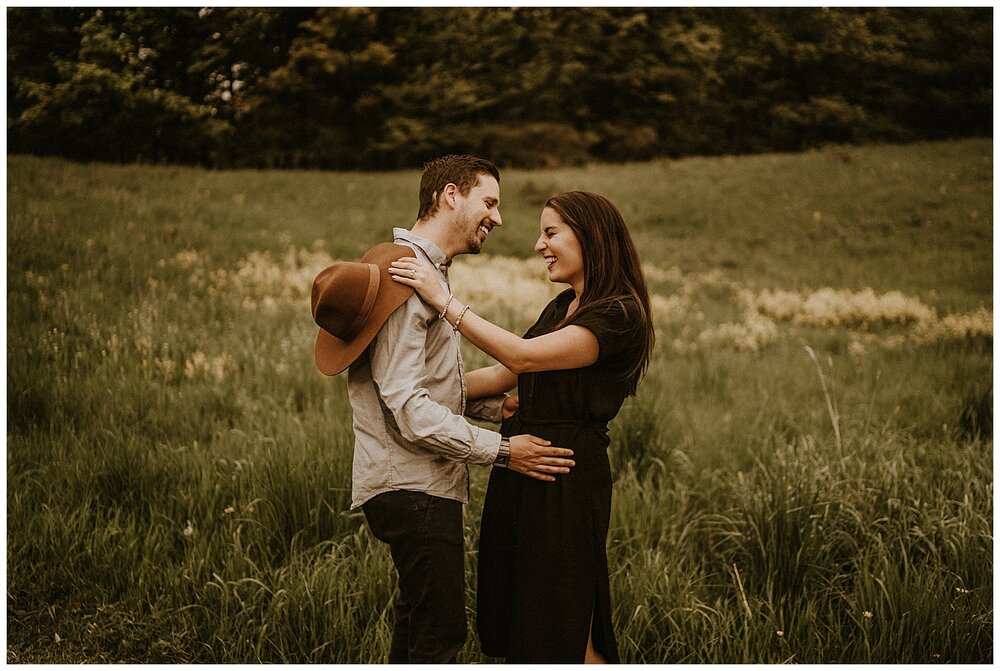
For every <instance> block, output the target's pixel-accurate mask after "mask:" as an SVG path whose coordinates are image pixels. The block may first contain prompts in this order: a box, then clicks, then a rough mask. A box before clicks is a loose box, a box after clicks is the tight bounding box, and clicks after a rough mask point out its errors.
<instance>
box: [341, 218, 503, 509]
mask: <svg viewBox="0 0 1000 671" xmlns="http://www.w3.org/2000/svg"><path fill="white" fill-rule="evenodd" d="M392 232H393V236H394V238H395V242H396V244H400V245H406V246H407V247H412V248H413V250H414V256H417V257H418V258H424V259H426V260H428V261H430V262H431V263H432V264H433V265H434V266H435V268H437V271H438V275H439V279H440V281H441V283H442V284H443V285H445V286H446V287H447V286H448V278H447V268H448V260H447V258H445V255H444V252H442V251H441V249H440V248H438V246H437V245H435V244H434V243H432V242H430V241H429V240H425V239H423V238H421V237H419V236H416V235H414V234H413V233H411V232H410V231H408V230H406V229H405V228H394V229H393V231H392ZM347 392H348V396H349V397H350V399H351V408H352V410H353V411H354V472H353V478H352V488H351V499H352V500H351V508H356V507H358V506H360V505H361V504H363V503H364V502H365V501H367V500H368V499H370V498H372V497H374V496H376V495H378V494H381V493H383V492H388V491H392V490H397V489H405V490H410V491H418V492H425V493H427V494H431V495H432V496H439V497H442V498H446V499H454V500H456V501H461V502H462V503H468V501H469V469H468V466H467V464H470V463H472V464H492V463H493V461H494V460H495V459H496V456H497V451H498V450H499V448H500V434H499V433H497V432H496V431H489V430H487V429H482V428H480V427H477V426H474V425H473V424H470V423H469V422H468V421H466V420H465V418H464V417H463V416H462V415H463V414H468V415H469V416H471V417H476V418H478V419H484V420H488V421H494V422H498V421H500V414H501V412H500V409H501V406H502V403H503V397H502V396H500V397H495V398H492V399H485V400H483V401H479V402H475V403H472V404H470V405H469V407H468V408H466V389H465V371H464V369H463V366H462V353H461V351H460V349H459V335H458V334H457V333H455V332H454V331H453V330H452V327H451V325H450V324H449V323H448V322H447V321H446V320H444V319H439V318H438V312H437V310H435V309H434V308H433V307H432V306H430V305H429V304H427V303H425V302H424V301H423V300H421V299H420V296H419V295H418V294H417V293H416V292H414V294H413V295H412V296H410V297H409V298H408V299H407V300H406V302H405V303H403V305H401V306H400V307H399V308H397V309H396V311H395V312H393V313H392V314H391V315H390V316H389V319H388V320H387V321H386V323H385V325H384V326H382V329H381V330H380V331H379V332H378V335H376V336H375V339H374V340H373V341H372V343H371V345H369V347H368V350H367V352H366V353H365V354H363V355H362V356H361V358H360V359H358V361H356V362H355V363H354V364H353V365H352V366H351V368H350V370H349V371H348V376H347Z"/></svg>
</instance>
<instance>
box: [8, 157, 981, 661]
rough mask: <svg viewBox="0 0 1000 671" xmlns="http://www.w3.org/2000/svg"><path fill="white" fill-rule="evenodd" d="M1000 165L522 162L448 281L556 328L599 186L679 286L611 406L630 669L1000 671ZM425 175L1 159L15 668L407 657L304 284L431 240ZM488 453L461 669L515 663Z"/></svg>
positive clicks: (665, 301)
mask: <svg viewBox="0 0 1000 671" xmlns="http://www.w3.org/2000/svg"><path fill="white" fill-rule="evenodd" d="M992 155H993V144H992V140H990V139H973V140H962V141H953V142H936V143H921V144H913V145H906V146H864V147H831V148H828V149H824V150H821V151H813V152H809V153H804V154H768V155H759V156H746V157H735V158H734V157H721V158H690V159H683V160H676V161H657V162H651V163H641V164H627V165H595V166H587V167H580V168H567V169H559V170H534V171H524V170H507V171H504V172H503V174H502V179H501V194H502V203H501V212H502V213H503V218H504V225H503V227H502V228H500V229H497V230H495V231H494V232H493V233H492V234H491V235H490V239H489V240H488V241H487V243H486V247H485V249H484V254H481V255H479V256H476V257H461V258H460V259H459V260H457V261H456V264H455V268H454V271H453V273H452V282H453V288H454V290H455V293H456V295H458V296H459V297H460V298H463V299H464V300H467V301H468V302H470V303H471V305H472V307H473V309H475V310H477V312H479V313H480V314H482V315H484V316H486V317H488V318H491V319H493V320H494V321H496V322H498V323H500V324H501V325H503V326H505V327H507V328H509V329H511V330H514V331H523V330H524V329H526V328H527V327H528V326H529V325H530V324H531V323H532V322H533V321H534V318H535V316H536V315H537V314H538V312H539V311H540V310H541V309H542V307H543V306H544V305H545V302H546V301H547V300H548V299H549V298H550V297H551V296H553V295H554V293H555V292H556V291H558V290H559V287H553V286H550V285H549V284H548V282H547V281H546V279H545V277H546V275H545V271H544V267H543V266H544V264H543V262H542V261H541V259H540V258H538V257H536V256H535V255H533V253H532V246H533V244H534V240H535V238H536V236H537V234H538V215H539V213H540V211H541V206H542V204H543V203H544V202H545V200H546V199H547V197H548V196H550V195H552V194H554V193H557V192H560V191H565V190H572V189H584V190H592V191H597V192H600V193H602V194H604V195H606V196H608V197H609V198H611V199H612V200H613V201H614V202H615V203H616V204H618V206H619V207H620V209H621V210H622V212H623V214H624V215H625V219H626V221H627V222H628V224H629V226H630V228H631V230H632V232H633V235H634V237H635V239H636V242H637V244H638V247H639V250H640V256H641V258H642V261H643V263H644V265H645V268H646V273H647V278H648V280H649V284H650V288H651V291H652V292H653V294H654V296H653V303H654V318H655V321H656V329H657V345H656V350H655V353H654V357H653V360H652V362H651V365H650V369H649V372H648V374H647V376H646V378H645V380H644V381H643V383H642V384H641V385H640V388H639V393H638V395H637V396H636V397H635V398H632V399H629V401H627V403H626V405H625V407H624V408H623V410H622V412H621V414H620V415H619V417H618V418H617V419H616V420H615V422H614V423H613V424H612V438H613V442H612V446H611V448H610V454H611V460H612V466H613V469H614V474H615V485H614V505H613V512H612V525H611V530H610V535H609V538H608V553H609V561H610V566H611V587H612V598H613V601H614V603H613V609H614V611H613V612H614V614H613V620H614V623H615V627H616V631H617V634H618V637H619V646H620V648H621V652H622V656H623V661H626V662H642V663H652V662H659V663H780V662H796V663H818V662H827V663H842V662H843V663H847V662H858V663H903V662H905V663H931V662H953V663H974V662H991V661H992V660H993V555H992V547H993V536H992V528H993V467H992V464H993V443H992V431H993V424H992V421H993V413H992V408H993V386H992V377H993V359H992V357H993V313H992V303H993V283H992V264H993V257H992V245H993V238H992V235H993V234H992V230H993V218H992V217H993V165H992ZM418 182H419V171H403V172H392V173H331V172H268V171H232V172H226V171H205V170H201V169H194V168H179V167H154V166H108V165H97V164H93V165H83V164H76V163H70V162H65V161H61V160H53V159H38V158H30V157H20V156H18V157H9V158H8V159H7V478H6V483H7V613H8V615H7V637H8V651H7V661H8V662H45V663H72V662H134V663H140V662H151V663H174V662H192V663H198V662H219V663H237V662H238V663H256V662H281V663H312V662H323V663H338V662H355V663H368V662H380V661H384V659H385V657H386V655H387V652H388V647H389V637H390V627H391V625H390V621H391V607H390V601H391V599H392V595H393V590H394V571H393V568H392V564H391V560H390V557H389V553H388V551H387V549H386V548H385V546H383V545H381V544H380V543H378V542H377V541H376V540H375V539H374V538H373V537H372V536H371V535H370V534H369V532H368V530H367V527H366V526H365V524H364V519H363V516H362V515H361V513H360V511H354V512H352V511H350V510H349V502H350V477H351V454H352V445H353V437H352V431H351V415H350V407H349V405H348V401H347V394H346V379H345V376H339V377H333V378H327V377H324V376H322V375H321V374H319V373H318V372H317V371H316V369H315V367H314V365H313V358H312V357H313V344H314V339H315V332H316V327H315V325H314V324H313V322H312V320H311V317H310V312H309V291H310V287H311V282H312V278H313V277H314V276H315V274H316V273H317V272H318V271H319V270H321V269H322V268H323V267H325V266H326V265H327V264H329V263H330V262H331V261H332V260H334V259H353V258H357V257H358V256H360V255H361V254H362V253H363V252H364V251H365V250H366V249H367V248H368V247H369V246H371V245H373V244H375V243H377V242H380V241H384V240H388V239H389V236H390V235H391V233H390V229H391V228H392V227H393V226H403V227H409V226H410V225H411V223H412V220H413V218H414V216H415V214H416V209H417V196H416V194H417V185H418ZM463 347H464V349H463V352H464V355H465V360H466V365H467V367H469V368H474V367H478V366H481V365H485V364H487V363H489V360H488V359H487V358H486V357H485V356H484V355H482V354H481V353H479V352H476V351H474V350H473V349H471V348H469V347H468V346H467V343H465V344H463ZM472 476H473V480H472V491H471V502H470V504H469V505H468V506H467V507H466V511H465V526H466V552H467V568H468V570H467V584H468V592H467V596H468V598H467V607H468V609H469V622H470V632H469V639H468V641H467V643H466V647H465V649H464V650H463V652H462V653H461V656H460V661H465V662H489V661H496V660H490V659H487V658H484V657H483V656H482V654H481V653H480V652H479V646H478V641H477V638H476V635H475V629H474V613H475V611H474V603H475V593H474V590H475V574H474V571H475V548H476V539H477V535H478V529H479V512H480V509H481V506H482V501H483V496H484V490H485V484H486V480H487V477H488V472H487V469H484V468H479V467H473V469H472Z"/></svg>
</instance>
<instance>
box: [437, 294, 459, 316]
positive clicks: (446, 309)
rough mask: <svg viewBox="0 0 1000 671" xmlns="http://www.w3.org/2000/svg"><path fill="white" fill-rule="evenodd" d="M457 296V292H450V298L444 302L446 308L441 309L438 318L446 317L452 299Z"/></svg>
mask: <svg viewBox="0 0 1000 671" xmlns="http://www.w3.org/2000/svg"><path fill="white" fill-rule="evenodd" d="M454 297H455V294H448V300H446V301H445V302H444V310H441V314H439V315H438V319H444V316H445V315H446V314H448V306H449V305H451V299H452V298H454Z"/></svg>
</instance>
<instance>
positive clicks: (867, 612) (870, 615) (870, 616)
mask: <svg viewBox="0 0 1000 671" xmlns="http://www.w3.org/2000/svg"><path fill="white" fill-rule="evenodd" d="M862 615H864V616H865V619H868V620H870V619H872V617H873V615H872V612H871V611H870V610H866V611H865V612H864V613H862Z"/></svg>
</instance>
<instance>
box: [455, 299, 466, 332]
mask: <svg viewBox="0 0 1000 671" xmlns="http://www.w3.org/2000/svg"><path fill="white" fill-rule="evenodd" d="M468 309H469V306H468V305H466V306H465V307H464V308H462V312H461V314H459V315H458V319H456V320H455V326H454V329H455V331H458V328H459V327H460V326H461V325H462V317H464V316H465V311H466V310H468Z"/></svg>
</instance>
